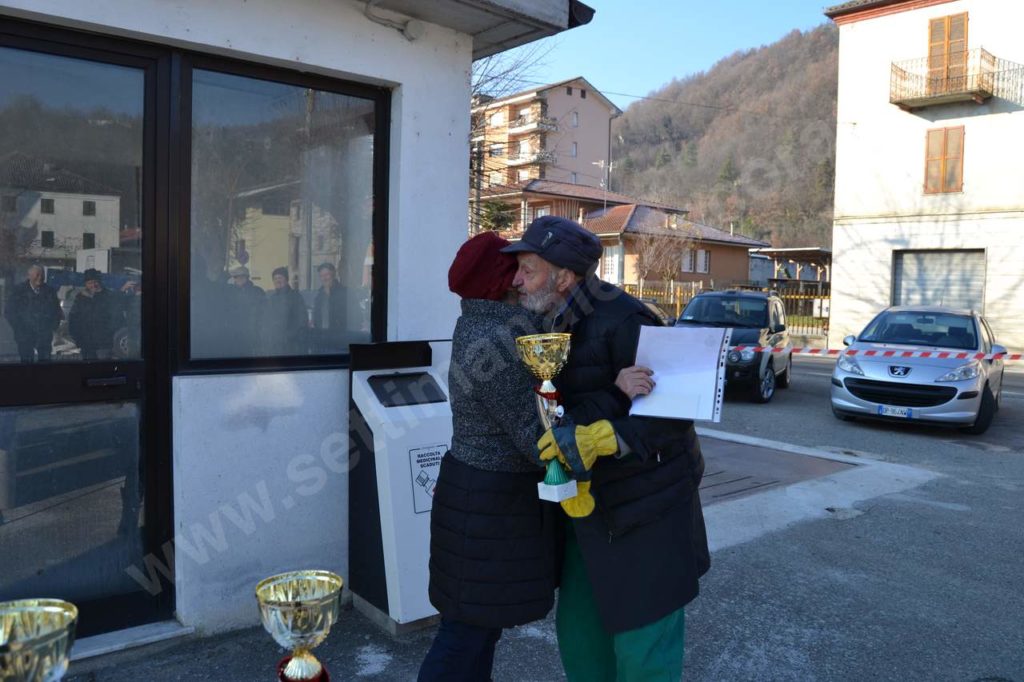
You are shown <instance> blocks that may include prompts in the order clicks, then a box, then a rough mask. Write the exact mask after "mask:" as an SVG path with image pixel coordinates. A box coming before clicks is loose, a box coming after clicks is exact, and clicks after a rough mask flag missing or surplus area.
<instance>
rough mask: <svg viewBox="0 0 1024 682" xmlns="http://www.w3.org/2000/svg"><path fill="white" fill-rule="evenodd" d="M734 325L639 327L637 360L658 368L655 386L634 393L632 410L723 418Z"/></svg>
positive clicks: (650, 414)
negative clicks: (640, 392) (636, 394)
mask: <svg viewBox="0 0 1024 682" xmlns="http://www.w3.org/2000/svg"><path fill="white" fill-rule="evenodd" d="M731 333H732V330H731V329H721V328H702V327H641V329H640V344H639V346H638V347H637V351H636V364H638V365H643V366H645V367H650V368H651V369H652V370H654V377H653V378H654V382H655V387H654V390H653V391H651V394H650V395H645V396H637V397H636V398H634V399H633V407H632V409H631V410H630V412H629V413H630V414H634V415H637V416H642V417H665V418H668V419H700V420H705V421H712V422H718V421H720V420H721V418H722V392H723V389H724V387H725V356H726V353H727V352H728V351H729V337H730V336H731Z"/></svg>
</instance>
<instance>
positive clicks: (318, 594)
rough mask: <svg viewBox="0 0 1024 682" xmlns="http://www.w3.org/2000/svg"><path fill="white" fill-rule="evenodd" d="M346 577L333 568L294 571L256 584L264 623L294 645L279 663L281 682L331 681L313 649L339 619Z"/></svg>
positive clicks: (282, 641) (279, 639)
mask: <svg viewBox="0 0 1024 682" xmlns="http://www.w3.org/2000/svg"><path fill="white" fill-rule="evenodd" d="M343 584H344V581H343V580H342V579H341V576H339V575H335V574H334V573H331V572H330V571H292V572H290V573H281V574H279V575H275V576H271V577H269V578H267V579H265V580H261V581H260V583H259V584H258V585H256V601H257V602H259V605H260V619H261V620H262V621H263V627H264V628H265V629H266V631H267V632H269V633H270V634H271V636H272V637H273V638H274V641H276V642H277V643H278V644H280V645H281V646H283V647H284V648H286V649H291V650H292V654H291V656H285V657H284V658H283V659H282V660H281V662H280V663H279V664H278V673H277V674H278V679H279V680H281V682H304V681H310V682H312V681H315V682H330V679H331V678H330V675H329V674H328V673H327V670H326V669H325V668H324V667H323V665H321V663H320V661H318V660H316V657H315V656H313V654H312V653H311V650H312V649H313V648H314V647H316V646H318V645H319V644H320V643H321V642H323V641H324V640H325V639H326V638H327V633H329V632H330V631H331V626H332V625H334V622H335V621H336V620H338V608H339V604H338V602H339V598H340V597H341V586H342V585H343Z"/></svg>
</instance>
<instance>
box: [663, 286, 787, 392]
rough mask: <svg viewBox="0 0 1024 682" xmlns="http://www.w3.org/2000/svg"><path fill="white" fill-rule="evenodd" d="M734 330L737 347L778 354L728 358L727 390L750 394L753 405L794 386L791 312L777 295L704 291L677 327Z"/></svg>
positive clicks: (739, 352) (753, 353) (752, 353)
mask: <svg viewBox="0 0 1024 682" xmlns="http://www.w3.org/2000/svg"><path fill="white" fill-rule="evenodd" d="M691 325H692V326H697V327H729V328H731V329H732V342H731V345H732V346H755V347H762V348H773V349H779V352H758V351H754V350H751V349H749V348H745V349H743V350H730V351H729V354H728V355H727V356H726V374H725V382H726V386H731V387H737V386H738V387H740V388H741V389H742V390H746V391H747V392H748V394H749V396H750V398H751V400H753V401H754V402H758V403H766V402H768V401H769V400H771V399H772V397H773V396H774V395H775V389H776V387H778V388H788V387H789V385H790V383H791V382H792V380H793V353H792V349H791V346H790V345H789V332H787V331H786V310H785V307H784V306H783V305H782V299H781V298H779V297H778V296H777V295H776V294H775V293H773V292H768V293H766V292H763V291H740V290H734V289H730V290H727V291H705V292H702V293H700V294H697V295H696V296H694V297H693V298H692V299H691V300H690V302H689V303H688V304H686V308H684V309H683V313H682V315H680V316H679V320H678V321H677V322H676V326H680V327H681V326H691Z"/></svg>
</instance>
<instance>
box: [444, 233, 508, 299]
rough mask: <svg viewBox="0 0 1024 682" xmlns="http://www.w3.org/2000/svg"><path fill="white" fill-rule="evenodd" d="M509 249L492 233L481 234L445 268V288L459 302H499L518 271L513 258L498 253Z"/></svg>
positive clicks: (471, 240)
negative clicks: (446, 269)
mask: <svg viewBox="0 0 1024 682" xmlns="http://www.w3.org/2000/svg"><path fill="white" fill-rule="evenodd" d="M508 245H509V242H508V241H507V240H505V239H502V238H501V237H499V236H498V235H497V234H495V233H494V232H482V233H480V234H478V235H477V236H475V237H473V238H472V239H470V240H469V241H467V242H466V243H465V244H463V245H462V246H461V247H460V248H459V252H458V253H456V254H455V260H454V261H452V266H451V267H450V268H448V288H449V289H451V290H452V291H453V292H454V293H456V294H458V295H459V296H461V297H462V298H484V299H488V300H490V301H500V300H502V299H503V298H504V297H505V294H506V293H508V290H509V289H511V288H512V279H513V278H514V277H515V274H516V269H517V268H518V267H519V264H518V262H517V261H516V257H515V256H513V255H512V254H508V253H501V250H502V249H503V248H505V247H506V246H508Z"/></svg>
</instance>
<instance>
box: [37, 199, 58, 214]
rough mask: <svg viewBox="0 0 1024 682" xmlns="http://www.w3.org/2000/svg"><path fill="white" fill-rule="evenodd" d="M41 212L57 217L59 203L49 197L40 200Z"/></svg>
mask: <svg viewBox="0 0 1024 682" xmlns="http://www.w3.org/2000/svg"><path fill="white" fill-rule="evenodd" d="M39 212H40V213H42V214H43V215H56V214H57V202H55V201H54V200H53V199H50V198H48V197H42V198H40V199H39Z"/></svg>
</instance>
